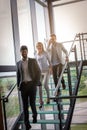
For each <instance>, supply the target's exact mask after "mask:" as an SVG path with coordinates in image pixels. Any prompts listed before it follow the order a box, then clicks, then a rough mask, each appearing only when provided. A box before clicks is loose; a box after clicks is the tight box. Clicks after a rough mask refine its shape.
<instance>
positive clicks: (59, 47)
mask: <svg viewBox="0 0 87 130" xmlns="http://www.w3.org/2000/svg"><path fill="white" fill-rule="evenodd" d="M55 50H56V52H57V55H58V58H59V62H60V63H61V64H64V58H63V57H62V52H64V53H65V55H66V56H68V52H67V50H66V49H65V47H64V46H63V45H62V44H61V43H58V42H56V45H55ZM47 51H48V52H49V53H50V59H51V57H52V44H51V45H50V46H48V47H47Z"/></svg>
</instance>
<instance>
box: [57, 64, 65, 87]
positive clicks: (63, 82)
mask: <svg viewBox="0 0 87 130" xmlns="http://www.w3.org/2000/svg"><path fill="white" fill-rule="evenodd" d="M62 69H63V65H62V64H59V77H60V75H61V72H62ZM61 83H62V88H63V89H65V88H66V85H65V80H64V78H63V76H62V80H61Z"/></svg>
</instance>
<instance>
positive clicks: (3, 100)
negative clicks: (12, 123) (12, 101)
mask: <svg viewBox="0 0 87 130" xmlns="http://www.w3.org/2000/svg"><path fill="white" fill-rule="evenodd" d="M5 100H6V99H4V96H3V99H2V103H3V115H4V125H5V130H7V119H6V110H5V102H6V101H5Z"/></svg>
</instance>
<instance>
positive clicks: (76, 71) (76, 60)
mask: <svg viewBox="0 0 87 130" xmlns="http://www.w3.org/2000/svg"><path fill="white" fill-rule="evenodd" d="M74 52H75V62H76V74H77V79H78V76H79V73H78V62H77V52H76V45H75V47H74Z"/></svg>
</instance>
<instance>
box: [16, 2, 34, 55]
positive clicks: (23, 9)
mask: <svg viewBox="0 0 87 130" xmlns="http://www.w3.org/2000/svg"><path fill="white" fill-rule="evenodd" d="M17 7H18V22H19V35H20V45H27V46H28V49H29V57H33V56H34V46H33V38H32V26H31V16H30V7H29V0H17Z"/></svg>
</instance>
